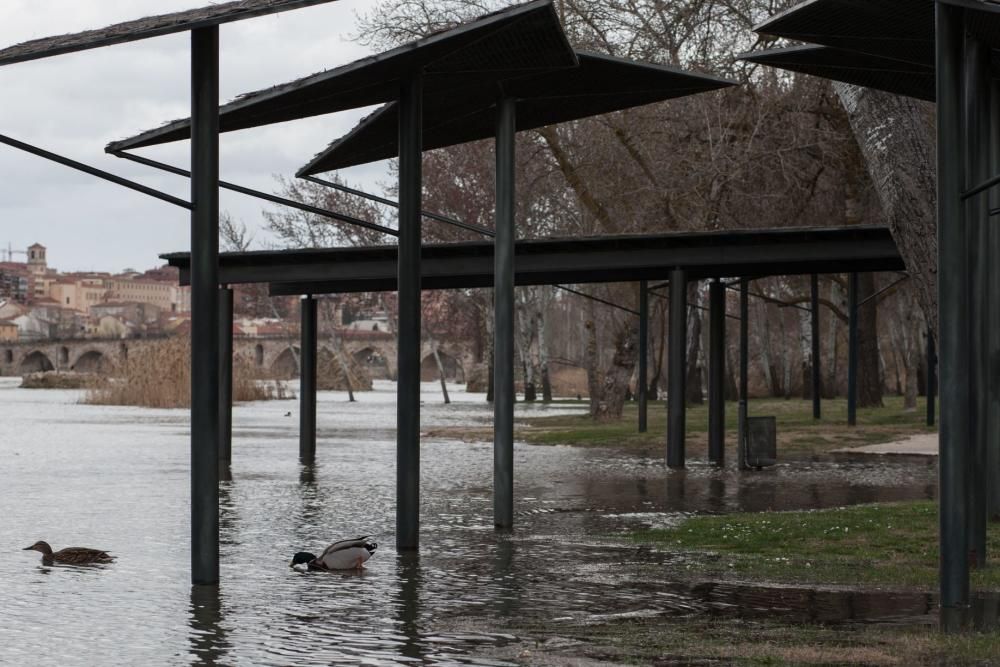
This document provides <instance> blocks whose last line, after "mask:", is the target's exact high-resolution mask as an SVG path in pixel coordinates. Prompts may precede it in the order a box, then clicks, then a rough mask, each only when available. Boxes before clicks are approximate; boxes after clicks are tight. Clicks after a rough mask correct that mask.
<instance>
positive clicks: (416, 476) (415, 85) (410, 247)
mask: <svg viewBox="0 0 1000 667" xmlns="http://www.w3.org/2000/svg"><path fill="white" fill-rule="evenodd" d="M423 97H424V93H423V77H422V75H420V74H417V73H414V74H413V75H412V76H411V77H410V78H408V79H406V80H404V81H403V82H402V84H401V85H400V92H399V254H398V261H399V264H398V273H397V276H398V278H397V282H398V285H399V317H398V321H399V332H398V339H399V342H398V362H397V375H398V384H397V387H396V396H397V400H396V548H397V549H400V550H410V549H417V548H418V547H419V546H420V334H421V329H420V230H421V224H420V223H421V218H420V208H421V190H422V188H423V179H422V175H421V174H422V172H421V160H422V150H423Z"/></svg>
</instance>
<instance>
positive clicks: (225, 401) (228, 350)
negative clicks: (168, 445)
mask: <svg viewBox="0 0 1000 667" xmlns="http://www.w3.org/2000/svg"><path fill="white" fill-rule="evenodd" d="M232 462H233V289H232V288H231V287H229V286H228V285H224V286H222V287H220V288H219V476H220V479H225V478H228V471H229V466H230V465H231V464H232Z"/></svg>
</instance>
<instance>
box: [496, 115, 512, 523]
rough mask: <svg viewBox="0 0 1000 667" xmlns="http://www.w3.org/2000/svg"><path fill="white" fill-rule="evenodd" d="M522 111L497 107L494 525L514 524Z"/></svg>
mask: <svg viewBox="0 0 1000 667" xmlns="http://www.w3.org/2000/svg"><path fill="white" fill-rule="evenodd" d="M516 114H517V106H516V103H515V100H513V99H511V98H510V97H502V98H500V99H499V100H498V101H497V114H496V161H497V162H496V239H495V241H494V248H495V251H494V255H493V258H494V259H493V261H494V263H495V269H494V274H493V275H494V278H493V279H494V287H493V322H494V324H493V332H494V333H493V335H494V342H493V523H494V525H495V526H496V527H497V528H510V527H512V526H513V524H514V239H515V235H516V232H515V224H514V209H515V203H516V202H515V194H514V181H515V177H516V174H515V159H514V150H515V146H514V139H515V132H516V118H517V116H516Z"/></svg>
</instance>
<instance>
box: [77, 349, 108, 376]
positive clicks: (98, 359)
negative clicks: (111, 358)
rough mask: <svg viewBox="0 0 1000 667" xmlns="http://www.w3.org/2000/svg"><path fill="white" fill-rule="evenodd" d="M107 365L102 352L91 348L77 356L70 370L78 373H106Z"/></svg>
mask: <svg viewBox="0 0 1000 667" xmlns="http://www.w3.org/2000/svg"><path fill="white" fill-rule="evenodd" d="M109 365H110V364H109V363H108V359H107V357H106V356H105V354H104V353H103V352H101V351H100V350H93V349H91V350H86V351H84V352H83V353H81V354H80V355H79V356H77V358H76V361H74V362H73V365H72V366H70V370H72V371H77V372H79V373H107V372H108V371H109V370H110V368H109Z"/></svg>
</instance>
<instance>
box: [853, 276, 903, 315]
mask: <svg viewBox="0 0 1000 667" xmlns="http://www.w3.org/2000/svg"><path fill="white" fill-rule="evenodd" d="M909 279H910V275H909V274H906V275H904V276H903V277H902V278H900V279H899V280H894V281H892V282H891V283H889V284H888V285H886V286H885V287H883V288H882V289H880V290H879V291H877V292H875V293H874V294H871V295H869V296H867V297H865V298H864V299H862V300H861V301H859V302H858V307H859V308H860V307H861V306H863V305H865V304H866V303H868V302H869V301H871V300H872V299H877V298H878V297H880V296H882V295H883V294H885V293H886V292H888V291H889V290H891V289H892V288H893V287H895V286H896V285H898V284H899V283H901V282H905V281H907V280H909Z"/></svg>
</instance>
